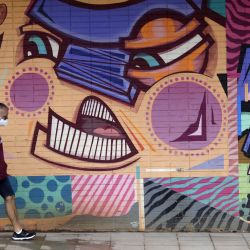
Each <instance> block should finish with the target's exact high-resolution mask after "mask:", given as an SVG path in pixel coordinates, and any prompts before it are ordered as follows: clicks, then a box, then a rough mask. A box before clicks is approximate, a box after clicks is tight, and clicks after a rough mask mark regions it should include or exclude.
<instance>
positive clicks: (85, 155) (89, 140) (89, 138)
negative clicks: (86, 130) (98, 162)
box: [83, 135, 93, 158]
mask: <svg viewBox="0 0 250 250" xmlns="http://www.w3.org/2000/svg"><path fill="white" fill-rule="evenodd" d="M92 139H93V135H87V138H86V140H87V141H86V144H85V147H84V150H83V158H88V157H89V151H90V148H91V144H92Z"/></svg>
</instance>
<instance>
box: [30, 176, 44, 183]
mask: <svg viewBox="0 0 250 250" xmlns="http://www.w3.org/2000/svg"><path fill="white" fill-rule="evenodd" d="M28 179H29V181H31V182H33V183H41V182H43V181H44V179H45V176H29V177H28Z"/></svg>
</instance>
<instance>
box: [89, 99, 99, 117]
mask: <svg viewBox="0 0 250 250" xmlns="http://www.w3.org/2000/svg"><path fill="white" fill-rule="evenodd" d="M96 105H97V102H96V101H95V100H94V105H93V109H92V112H91V114H90V115H91V116H94V115H95V108H96Z"/></svg>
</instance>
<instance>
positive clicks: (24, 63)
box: [0, 0, 250, 231]
mask: <svg viewBox="0 0 250 250" xmlns="http://www.w3.org/2000/svg"><path fill="white" fill-rule="evenodd" d="M249 11H250V6H249V3H248V1H244V0H242V1H239V2H237V3H236V1H233V0H232V1H227V13H226V6H225V1H223V0H214V1H212V0H211V1H202V0H198V1H185V0H178V1H176V0H175V1H174V0H168V1H166V0H144V1H133V0H130V1H128V0H127V1H126V0H111V1H105V0H103V1H85V0H82V1H59V0H50V1H49V0H45V1H42V0H34V1H28V0H25V1H23V0H22V1H21V0H11V1H1V3H0V58H1V61H0V89H1V91H0V100H1V102H3V103H5V104H7V105H8V106H9V108H10V113H9V125H8V127H6V128H0V134H1V136H2V138H3V142H4V148H5V158H6V162H7V163H8V172H9V174H10V175H11V177H10V180H11V182H12V184H13V188H14V190H15V192H16V203H17V207H18V211H19V215H20V218H21V219H22V220H23V222H24V224H26V225H27V227H30V228H34V229H38V230H73V231H78V230H79V231H83V230H86V231H93V230H94V231H102V230H104V231H105V230H117V231H118V230H129V231H133V230H134V231H138V230H169V231H170V230H177V231H183V230H185V231H198V230H199V231H207V230H209V231H217V230H221V231H237V230H238V231H243V230H248V223H247V221H248V220H249V219H248V215H249V206H250V204H249V201H248V196H249V194H248V193H249V190H250V187H249V177H248V167H249V162H250V160H249V143H250V136H249V125H250V124H249V123H250V122H249V121H248V120H249V119H248V116H249V112H250V109H249V100H250V94H249V82H250V81H249V80H248V77H249V70H248V69H249V53H250V50H249V48H248V47H249V45H248V44H249V35H248V34H249V32H248V33H247V32H246V29H249V27H250V26H249V19H248V15H247V14H248V13H249ZM226 14H227V15H226ZM4 211H5V210H4V203H3V201H2V200H1V201H0V217H1V220H0V228H1V229H3V230H4V229H5V230H6V229H9V227H10V224H9V221H8V219H7V217H6V214H5V212H4Z"/></svg>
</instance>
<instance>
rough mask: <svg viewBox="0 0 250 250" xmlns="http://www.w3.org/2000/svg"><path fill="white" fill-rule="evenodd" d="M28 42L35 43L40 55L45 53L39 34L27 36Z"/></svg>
mask: <svg viewBox="0 0 250 250" xmlns="http://www.w3.org/2000/svg"><path fill="white" fill-rule="evenodd" d="M29 42H33V43H35V44H36V45H37V48H38V52H39V54H40V55H47V49H46V46H45V44H44V42H43V40H42V39H41V38H40V37H39V36H37V35H33V36H31V37H30V38H29Z"/></svg>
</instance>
